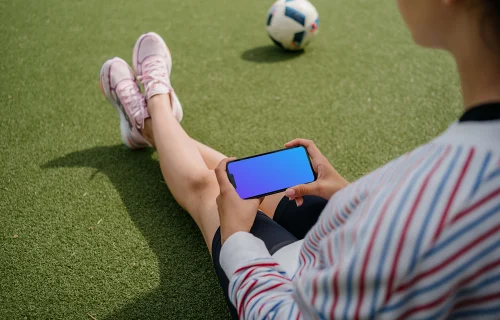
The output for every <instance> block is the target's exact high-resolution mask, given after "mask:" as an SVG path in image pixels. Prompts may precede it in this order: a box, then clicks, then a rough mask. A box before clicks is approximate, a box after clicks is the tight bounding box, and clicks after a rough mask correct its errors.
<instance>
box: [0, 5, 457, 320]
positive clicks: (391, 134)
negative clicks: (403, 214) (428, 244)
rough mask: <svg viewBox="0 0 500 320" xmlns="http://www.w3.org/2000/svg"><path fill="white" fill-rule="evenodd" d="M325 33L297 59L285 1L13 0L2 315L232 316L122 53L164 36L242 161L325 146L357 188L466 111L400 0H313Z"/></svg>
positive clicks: (200, 119)
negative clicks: (294, 147) (279, 15)
mask: <svg viewBox="0 0 500 320" xmlns="http://www.w3.org/2000/svg"><path fill="white" fill-rule="evenodd" d="M314 4H315V5H316V7H317V9H318V11H319V13H320V19H321V27H320V33H319V34H318V37H317V38H316V39H315V41H314V42H313V43H312V45H311V46H310V47H309V48H307V50H306V51H305V53H303V54H283V53H281V52H280V51H279V50H277V49H275V48H274V47H272V46H271V42H270V40H269V39H268V38H267V35H266V33H265V29H264V23H265V18H266V12H267V9H268V7H269V6H270V5H271V1H269V0H253V1H229V0H212V1H194V0H149V1H146V0H145V1H118V0H106V1H101V0H85V1H84V0H43V1H29V0H16V1H0V59H1V62H0V80H1V81H0V83H1V84H2V88H1V90H0V123H1V124H0V150H1V153H0V235H1V237H0V319H89V318H90V317H89V316H88V314H90V315H92V316H93V317H95V318H96V319H99V320H101V319H135V318H141V319H223V318H227V311H226V306H225V303H224V300H223V297H222V293H221V290H220V288H219V287H218V283H217V281H216V277H215V274H214V272H213V270H212V263H211V259H210V256H209V254H208V252H207V250H206V248H205V245H204V243H203V240H202V237H201V235H200V233H199V232H198V230H197V228H196V225H195V224H194V223H193V222H192V221H191V219H190V218H189V216H188V214H187V213H186V212H184V211H183V210H182V209H181V208H180V207H179V206H178V205H177V204H176V203H175V201H174V199H173V197H172V196H171V194H170V193H169V191H168V187H167V186H166V185H165V184H164V182H163V178H162V175H161V173H160V169H159V166H158V161H157V158H156V154H155V152H154V151H153V150H145V151H139V152H132V151H130V150H127V149H125V148H124V147H123V146H122V145H121V140H120V135H119V129H118V117H117V115H116V112H115V111H114V110H113V108H112V107H111V106H110V105H109V104H108V103H107V102H106V101H105V100H104V98H103V97H102V96H101V93H100V91H99V86H98V73H99V69H100V67H101V64H102V63H103V62H104V61H105V60H106V59H107V58H109V57H112V56H120V57H123V58H124V59H125V60H126V61H129V62H130V60H131V55H132V47H133V45H134V43H135V40H136V39H137V38H138V37H139V36H140V35H141V34H142V33H144V32H147V31H156V32H157V33H159V34H160V35H162V36H163V37H164V38H165V39H166V41H167V43H168V45H169V47H170V49H171V51H172V53H173V57H174V65H173V74H172V81H173V84H174V87H175V89H176V91H177V93H178V94H179V97H180V99H181V101H182V103H183V107H184V112H185V119H184V121H183V126H184V128H185V129H186V131H187V132H188V133H189V134H190V135H191V136H192V137H194V138H195V139H198V140H200V141H202V142H204V143H206V144H208V145H210V146H213V147H214V148H216V149H219V150H220V151H222V152H224V153H225V154H227V155H232V156H238V157H242V156H247V155H252V154H255V153H260V152H264V151H270V150H273V149H278V148H281V147H282V145H283V143H284V142H286V141H288V140H291V139H292V138H295V137H306V138H310V139H313V140H315V141H316V142H317V144H318V146H319V147H320V149H321V150H322V151H323V153H324V154H325V155H326V156H327V157H328V158H329V159H330V160H331V161H332V163H334V165H335V166H336V168H337V169H338V170H339V171H340V172H341V173H342V174H343V175H345V176H346V177H347V178H348V179H349V180H354V179H356V178H358V177H360V176H362V175H363V174H365V173H367V172H369V171H371V170H372V169H374V168H376V167H378V166H380V165H382V164H383V163H385V162H387V161H388V160H390V159H392V158H394V157H396V156H398V155H400V154H402V153H404V152H406V151H409V150H411V149H412V148H414V147H416V146H417V145H419V144H421V143H424V142H425V141H427V140H429V139H430V138H432V137H434V136H436V135H437V134H439V133H440V132H442V131H443V130H444V129H445V128H446V127H447V125H448V124H449V123H451V122H452V121H453V120H454V119H456V118H457V117H458V115H459V114H460V110H461V102H460V94H459V88H458V79H457V77H456V73H455V71H454V68H453V63H452V61H451V59H450V58H449V57H447V56H446V55H445V54H443V53H439V52H432V51H426V50H423V49H419V48H417V47H416V46H415V45H413V44H412V41H411V38H410V36H409V33H408V32H407V30H406V29H405V27H404V25H403V22H402V20H401V19H400V17H399V15H398V13H397V8H396V4H395V1H378V0H335V1H331V0H315V1H314Z"/></svg>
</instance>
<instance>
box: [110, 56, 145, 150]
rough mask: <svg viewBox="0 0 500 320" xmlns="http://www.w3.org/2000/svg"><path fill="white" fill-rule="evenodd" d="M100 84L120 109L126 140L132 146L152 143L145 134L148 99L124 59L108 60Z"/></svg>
mask: <svg viewBox="0 0 500 320" xmlns="http://www.w3.org/2000/svg"><path fill="white" fill-rule="evenodd" d="M100 83H101V90H102V93H103V94H104V96H105V97H106V98H107V99H108V101H109V102H110V103H111V104H112V105H113V106H115V108H116V110H118V115H119V116H120V131H121V135H122V140H123V143H125V145H126V146H127V147H129V148H132V149H138V148H144V147H147V146H149V143H148V142H147V141H146V139H145V138H144V137H143V135H142V133H141V130H142V129H144V120H145V119H147V118H149V114H148V111H147V109H146V101H145V100H144V96H143V95H142V93H141V90H140V89H139V86H138V85H137V82H136V81H135V76H134V73H133V72H132V69H131V68H130V67H129V65H128V64H127V63H126V62H125V61H124V60H123V59H120V58H113V59H110V60H108V61H106V62H105V63H104V65H103V66H102V68H101V74H100Z"/></svg>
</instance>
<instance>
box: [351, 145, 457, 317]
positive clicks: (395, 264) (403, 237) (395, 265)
mask: <svg viewBox="0 0 500 320" xmlns="http://www.w3.org/2000/svg"><path fill="white" fill-rule="evenodd" d="M450 150H451V148H450V147H447V148H446V151H445V152H444V153H443V155H442V156H441V157H440V158H439V160H438V161H436V163H435V164H434V166H433V167H432V169H431V171H429V174H428V175H427V177H425V180H424V183H423V184H422V187H421V188H420V190H419V191H418V194H417V197H416V198H415V202H413V206H412V208H411V210H410V214H409V215H408V217H407V218H406V222H405V225H404V227H403V231H402V232H401V238H400V240H399V241H398V246H397V249H396V256H395V258H394V259H393V260H392V267H391V273H390V276H389V281H388V283H387V291H386V295H385V302H386V303H387V301H389V299H390V298H391V295H392V287H393V285H394V279H395V278H396V272H397V268H398V263H399V258H400V256H401V251H402V250H403V245H404V243H405V240H406V234H407V233H408V229H409V228H410V224H411V222H412V220H413V216H414V215H415V212H416V211H417V208H418V205H419V204H420V201H421V200H422V196H423V195H424V192H425V190H426V189H427V186H428V185H429V181H430V180H431V178H432V176H433V175H434V173H436V171H437V169H439V167H440V166H441V164H442V163H443V161H444V159H446V157H447V156H448V154H449V153H450ZM362 301H363V299H362V297H361V298H360V300H359V301H358V307H359V308H357V309H356V314H358V315H359V310H360V309H361V302H362Z"/></svg>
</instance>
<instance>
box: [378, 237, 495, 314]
mask: <svg viewBox="0 0 500 320" xmlns="http://www.w3.org/2000/svg"><path fill="white" fill-rule="evenodd" d="M499 246H500V240H498V241H496V242H494V243H493V244H490V245H489V246H488V247H486V248H484V249H483V250H481V251H480V252H479V253H477V254H476V255H474V256H472V257H471V258H469V259H468V260H467V261H466V262H464V263H462V264H461V265H460V266H458V267H457V268H455V269H454V270H452V271H451V272H449V273H448V274H447V275H445V276H444V277H441V278H440V279H438V280H436V281H434V282H433V283H431V284H428V285H426V286H423V287H421V288H418V289H416V290H414V291H411V292H410V293H409V294H407V295H406V296H405V297H404V298H403V299H401V300H400V301H399V302H398V303H395V304H392V305H388V306H387V307H384V308H383V309H382V310H381V311H382V312H389V311H394V310H396V309H399V308H401V307H404V306H405V304H406V303H408V302H409V301H410V300H411V299H413V298H414V297H416V296H418V295H423V294H426V293H428V292H432V291H433V290H436V289H438V288H439V287H440V286H444V285H445V284H446V283H447V282H450V281H453V280H455V279H456V278H457V277H458V276H460V275H461V274H462V273H463V272H465V271H466V270H467V269H469V268H470V267H471V266H473V265H474V264H475V263H476V262H477V261H481V259H483V258H485V257H486V256H488V255H489V254H491V253H492V252H494V251H495V250H496V249H498V248H499Z"/></svg>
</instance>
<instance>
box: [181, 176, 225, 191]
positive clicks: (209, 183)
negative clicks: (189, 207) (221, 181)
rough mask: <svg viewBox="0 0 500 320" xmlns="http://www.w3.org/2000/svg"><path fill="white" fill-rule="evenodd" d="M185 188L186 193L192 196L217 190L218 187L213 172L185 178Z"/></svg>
mask: <svg viewBox="0 0 500 320" xmlns="http://www.w3.org/2000/svg"><path fill="white" fill-rule="evenodd" d="M184 182H185V186H186V189H187V191H188V192H190V193H193V194H204V193H206V192H213V190H214V189H215V190H218V188H219V185H218V183H217V179H216V178H215V174H214V172H213V171H207V172H206V173H205V172H204V173H201V174H197V175H190V176H189V177H186V178H185V180H184Z"/></svg>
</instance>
